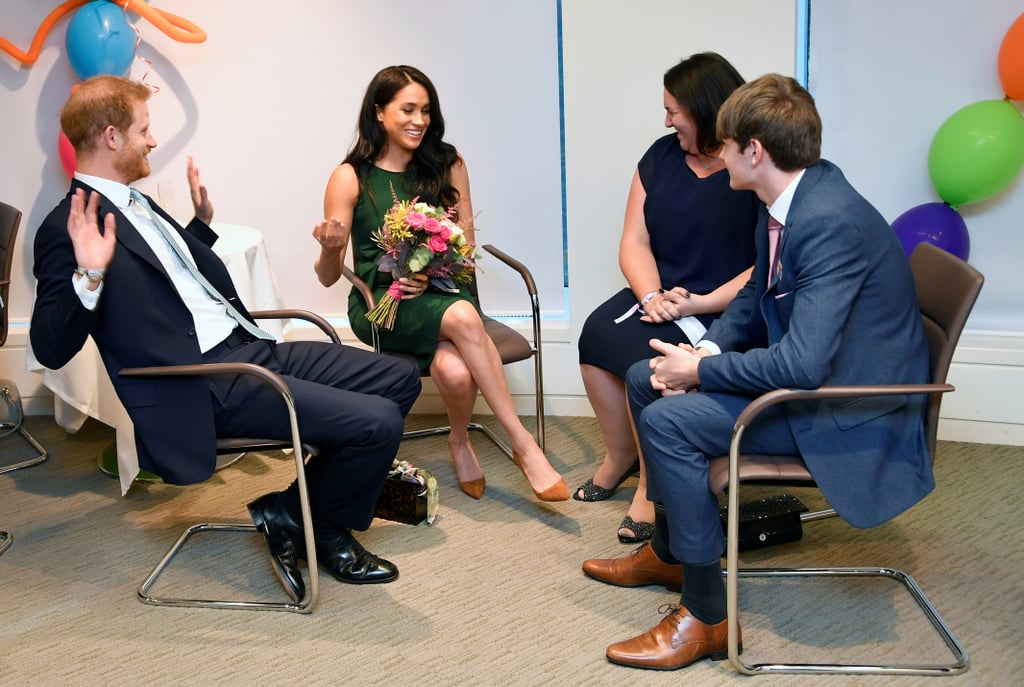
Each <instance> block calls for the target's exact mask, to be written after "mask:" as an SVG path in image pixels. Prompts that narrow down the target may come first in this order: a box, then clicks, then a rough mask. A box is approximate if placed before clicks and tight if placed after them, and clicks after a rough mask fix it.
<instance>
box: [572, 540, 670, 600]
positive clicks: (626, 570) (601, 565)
mask: <svg viewBox="0 0 1024 687" xmlns="http://www.w3.org/2000/svg"><path fill="white" fill-rule="evenodd" d="M583 572H584V574H585V575H586V576H587V577H593V578H594V579H595V580H600V581H601V582H605V583H607V584H614V585H616V586H617V587H643V586H645V585H649V584H661V585H664V586H665V587H667V588H668V589H670V590H672V591H677V592H678V591H679V590H681V589H682V587H683V566H682V565H681V564H679V563H677V564H676V565H669V564H668V563H664V562H662V560H661V559H660V558H658V555H657V554H656V553H654V549H653V548H652V547H651V545H650V543H649V542H648V543H646V544H644V545H643V546H640V547H638V548H637V549H636V550H635V551H634V552H633V553H631V554H629V555H628V556H626V557H625V558H591V559H590V560H586V561H583Z"/></svg>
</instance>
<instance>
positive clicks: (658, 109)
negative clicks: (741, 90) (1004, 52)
mask: <svg viewBox="0 0 1024 687" xmlns="http://www.w3.org/2000/svg"><path fill="white" fill-rule="evenodd" d="M562 9H563V21H562V32H563V38H562V42H563V48H564V53H565V74H564V77H565V148H566V154H565V157H566V198H567V202H566V214H567V224H568V231H569V284H570V288H569V312H570V313H571V315H572V317H571V321H570V323H569V334H570V340H571V345H568V346H566V350H565V358H564V361H562V362H564V364H565V365H566V367H568V366H569V365H572V366H573V367H572V368H571V369H572V370H573V372H577V371H578V361H577V358H576V345H575V342H576V340H577V336H578V334H579V331H580V329H581V328H582V326H583V321H584V320H585V319H586V316H587V314H589V313H590V311H591V310H593V309H594V307H596V306H597V305H598V304H600V303H601V302H602V301H604V300H605V299H606V298H608V296H610V295H611V294H613V293H614V292H615V291H617V290H619V289H620V288H622V286H624V285H625V283H626V282H625V279H624V278H623V277H622V273H621V271H620V270H619V265H618V243H619V237H620V236H621V234H622V219H623V214H624V211H625V206H626V196H627V194H628V191H629V184H630V181H631V180H632V178H633V172H634V171H635V170H636V165H637V162H639V160H640V157H641V156H642V155H643V153H644V151H646V150H647V148H648V146H650V145H651V143H652V142H653V141H654V139H656V138H658V137H660V136H663V135H664V134H666V133H667V130H666V129H665V126H664V122H665V110H664V106H663V100H662V94H663V92H664V87H663V85H662V78H663V77H664V74H665V71H666V70H667V69H668V68H669V67H672V66H673V65H675V64H676V63H678V62H679V60H681V59H682V58H685V57H688V56H689V55H692V54H693V53H696V52H701V51H704V50H714V51H715V52H718V53H720V54H722V55H723V56H725V58H726V59H728V60H729V61H730V62H732V63H733V65H734V66H735V67H736V68H737V69H738V70H739V72H740V74H742V75H743V77H744V78H746V79H752V78H754V77H757V76H760V75H761V74H764V73H766V72H781V73H783V74H789V75H794V74H795V67H796V2H794V0H730V2H718V3H698V2H680V1H679V0H644V1H642V2H630V3H623V2H619V1H618V0H566V1H565V2H563V5H562ZM769 37H770V38H769ZM565 383H566V385H569V384H571V385H572V386H571V387H568V386H567V391H571V392H572V393H575V394H578V395H577V397H576V398H577V399H579V403H577V404H576V407H575V410H576V411H577V412H581V413H589V412H590V409H589V404H588V403H587V401H586V396H585V392H584V390H583V382H582V381H581V380H580V378H579V374H578V372H577V374H575V376H573V377H572V378H569V377H567V378H566V380H565ZM580 396H582V398H580Z"/></svg>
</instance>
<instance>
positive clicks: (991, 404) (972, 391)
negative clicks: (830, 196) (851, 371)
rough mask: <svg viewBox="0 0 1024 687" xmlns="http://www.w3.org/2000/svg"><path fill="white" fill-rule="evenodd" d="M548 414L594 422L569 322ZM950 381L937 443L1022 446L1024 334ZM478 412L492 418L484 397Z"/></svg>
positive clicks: (975, 340) (562, 326)
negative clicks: (962, 442)
mask: <svg viewBox="0 0 1024 687" xmlns="http://www.w3.org/2000/svg"><path fill="white" fill-rule="evenodd" d="M332 321H333V322H337V323H338V324H337V326H338V331H339V333H340V334H341V336H342V339H343V340H344V341H345V342H346V343H349V344H353V345H359V346H362V344H360V343H359V342H358V341H357V340H356V339H355V338H354V337H353V336H352V334H351V332H350V331H349V330H348V328H347V326H345V323H344V318H335V319H333V320H332ZM507 323H508V324H509V325H510V326H512V327H514V328H517V329H521V331H522V332H523V334H524V335H527V336H529V335H530V332H529V328H530V324H529V320H527V319H524V318H510V319H509V320H507ZM543 330H544V332H543V333H544V348H543V353H544V361H543V362H544V396H545V398H544V408H545V415H547V416H579V417H589V416H593V410H592V408H591V407H590V403H589V401H588V400H587V397H586V393H585V391H584V389H583V383H582V381H581V380H580V375H579V365H578V359H577V353H576V346H575V342H572V341H571V336H570V332H569V326H568V323H567V322H565V321H564V320H553V321H551V322H548V321H545V323H544V327H543ZM315 336H316V334H315V332H314V331H312V330H308V329H305V328H304V327H301V326H296V327H295V328H294V329H293V331H292V332H291V334H289V338H290V339H304V338H314V337H315ZM26 339H27V326H24V325H22V326H12V328H11V331H10V335H9V337H8V340H7V345H5V346H4V347H3V348H2V349H0V378H7V379H11V380H12V381H14V383H15V384H17V385H18V389H19V391H20V392H21V395H22V399H23V401H24V404H25V411H26V413H27V414H30V415H49V414H52V413H53V397H52V394H51V393H50V391H49V390H48V389H47V388H46V387H44V386H43V385H42V381H41V376H40V375H38V374H36V373H33V372H27V371H26V370H25V342H26ZM505 369H506V377H507V379H508V384H509V389H510V391H511V392H512V398H513V401H514V403H515V406H516V410H517V411H518V412H519V413H520V414H521V415H533V414H534V413H535V408H534V396H533V367H532V364H531V363H530V362H529V361H524V362H521V363H515V364H513V365H509V366H506V368H505ZM949 382H950V383H951V384H953V385H954V386H955V387H956V391H955V392H953V393H951V394H947V396H946V398H945V399H943V402H942V413H941V418H940V422H939V438H940V439H942V440H947V441H965V442H971V443H982V444H1009V445H1013V446H1024V404H1022V403H1020V395H1021V394H1020V390H1021V389H1022V388H1024V335H1021V334H1007V333H1001V332H967V333H965V334H964V335H963V337H962V338H961V341H960V346H959V347H958V348H957V352H956V355H955V356H954V358H953V365H952V367H951V369H950V373H949ZM476 411H477V412H478V413H481V414H490V409H489V408H488V407H487V404H486V403H485V402H484V401H483V399H482V398H481V399H478V401H477V404H476ZM413 412H415V413H443V412H444V404H443V403H442V402H441V399H440V396H438V394H437V389H436V387H434V386H433V384H432V383H431V382H430V380H424V385H423V393H422V394H421V395H420V398H419V399H418V400H417V401H416V403H415V405H414V406H413Z"/></svg>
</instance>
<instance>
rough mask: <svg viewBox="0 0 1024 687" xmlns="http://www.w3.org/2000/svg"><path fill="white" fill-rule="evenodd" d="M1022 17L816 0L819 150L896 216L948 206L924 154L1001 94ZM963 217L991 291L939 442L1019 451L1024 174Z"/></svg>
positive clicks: (948, 2) (953, 7) (944, 3)
mask: <svg viewBox="0 0 1024 687" xmlns="http://www.w3.org/2000/svg"><path fill="white" fill-rule="evenodd" d="M1022 12H1024V4H1022V3H1020V2H1019V0H986V2H984V3H978V2H971V1H970V0H902V1H901V2H891V0H811V11H810V19H811V38H810V45H809V47H810V50H809V52H810V88H811V90H812V92H813V93H814V95H815V98H816V99H817V102H818V108H819V110H820V111H821V115H822V119H823V121H824V127H825V130H824V141H823V153H824V155H825V156H826V157H829V158H831V159H833V160H834V161H836V162H837V163H838V164H839V165H840V166H841V167H842V168H843V171H844V172H845V173H846V175H847V176H848V177H849V178H850V181H851V182H852V183H853V184H854V186H856V187H857V188H858V189H859V190H860V191H861V192H862V193H863V194H864V195H865V196H866V197H867V198H869V199H870V200H871V201H872V202H873V203H874V204H875V205H876V206H877V207H878V209H879V210H880V211H881V212H882V214H883V215H885V217H886V218H887V219H888V220H889V221H892V220H894V219H896V218H897V217H898V216H899V215H900V214H902V213H903V212H904V211H906V210H909V209H910V208H912V207H915V206H917V205H920V204H922V203H930V202H935V201H938V200H940V199H939V197H938V195H937V194H936V193H935V190H934V189H933V188H932V185H931V180H930V178H929V176H928V148H929V146H930V145H931V142H932V139H933V137H934V135H935V132H936V130H937V129H938V128H939V126H940V125H941V124H942V123H943V122H944V121H945V120H946V119H947V118H948V117H949V116H950V115H952V114H953V113H954V112H956V111H957V110H959V109H960V108H962V107H964V106H966V105H969V104H971V103H974V102H977V101H980V100H991V99H1001V98H1002V97H1003V90H1002V86H1001V85H1000V82H999V73H998V70H997V59H998V54H999V46H1000V44H1001V42H1002V40H1003V36H1005V35H1006V31H1007V29H1009V28H1010V25H1011V24H1012V23H1013V22H1014V20H1015V19H1016V18H1017V17H1018V16H1020V14H1021V13H1022ZM1017 105H1018V107H1019V106H1020V103H1017ZM959 211H960V214H961V216H962V217H963V218H964V221H965V222H966V224H967V229H968V232H969V233H970V237H971V254H970V262H971V264H973V265H974V266H975V267H977V268H978V269H979V270H981V272H982V273H983V274H984V275H985V286H984V288H983V289H982V292H981V296H980V298H979V299H978V303H977V305H976V306H975V308H974V311H973V313H972V315H971V318H970V320H969V321H968V323H967V331H966V332H965V334H964V336H963V338H962V339H961V342H960V346H959V348H958V349H957V354H956V357H955V358H954V364H953V367H952V369H951V370H950V376H949V381H950V383H951V384H953V385H954V386H956V387H957V391H956V393H953V394H950V395H949V396H948V397H947V398H946V399H945V400H944V401H943V406H942V417H943V422H942V423H940V425H939V437H940V438H943V439H960V440H964V441H981V442H989V443H1008V444H1017V445H1021V444H1024V405H1022V404H1021V403H1020V389H1021V387H1022V386H1024V307H1021V305H1020V294H1021V293H1024V270H1022V269H1021V264H1022V258H1024V224H1022V221H1024V220H1022V218H1024V178H1022V177H1021V176H1020V175H1018V177H1017V179H1016V180H1015V181H1014V182H1013V183H1011V184H1010V186H1009V187H1008V188H1007V189H1005V190H1004V191H1003V192H1001V193H1000V194H998V195H996V196H994V197H993V198H991V199H989V200H986V201H983V202H981V203H972V204H966V205H961V206H960V208H959Z"/></svg>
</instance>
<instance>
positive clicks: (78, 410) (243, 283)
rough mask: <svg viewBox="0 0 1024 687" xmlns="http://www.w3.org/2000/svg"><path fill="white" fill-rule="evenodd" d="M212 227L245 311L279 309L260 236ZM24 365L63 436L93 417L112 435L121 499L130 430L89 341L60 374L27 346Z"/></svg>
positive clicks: (130, 461) (132, 472)
mask: <svg viewBox="0 0 1024 687" xmlns="http://www.w3.org/2000/svg"><path fill="white" fill-rule="evenodd" d="M212 228H213V230H214V231H216V232H217V234H218V235H219V236H220V238H219V239H218V240H217V242H216V243H215V244H214V246H213V250H214V252H216V253H217V255H219V256H220V258H221V260H223V261H224V264H225V266H227V268H228V272H229V273H230V274H231V279H232V281H234V284H235V289H236V290H237V291H238V295H239V298H241V300H242V303H244V304H245V306H246V307H247V308H248V309H249V310H274V309H278V308H282V307H284V306H283V303H282V302H281V298H280V296H279V292H278V289H277V282H276V281H275V280H274V274H273V272H272V271H271V269H270V260H269V258H268V257H267V249H266V246H265V245H264V243H263V236H262V234H260V232H259V231H257V230H256V229H253V228H251V227H245V226H241V225H238V224H219V223H214V224H213V225H212ZM259 325H260V327H262V328H263V329H265V330H266V331H267V332H269V333H270V334H273V335H274V336H275V337H277V340H278V341H281V340H282V339H283V337H284V334H285V332H286V329H287V325H286V323H283V322H281V321H279V320H261V321H260V322H259ZM25 362H26V367H27V368H28V370H29V371H30V372H41V373H42V375H43V384H44V385H45V386H46V387H47V388H48V389H50V390H51V391H53V395H54V398H53V415H54V419H55V420H56V421H57V424H59V425H60V426H61V427H63V428H64V430H65V431H67V432H69V433H72V434H74V433H75V432H77V431H78V430H79V429H80V428H81V427H82V423H84V422H85V419H86V418H87V417H92V418H95V419H97V420H99V421H100V422H102V423H104V424H107V425H110V426H111V427H113V428H114V429H115V430H116V436H117V468H118V476H119V478H120V481H121V494H122V495H124V494H125V493H127V491H128V488H129V487H130V486H131V484H132V481H134V479H135V477H136V476H137V475H138V474H139V459H138V456H137V454H136V450H135V428H134V426H133V425H132V421H131V419H130V418H129V417H128V412H127V411H126V410H125V409H124V406H123V405H121V401H120V400H119V399H118V398H117V394H116V393H115V392H114V386H113V385H112V384H111V383H110V377H108V376H107V371H106V369H105V368H104V367H103V361H102V360H101V359H100V354H99V351H98V350H97V349H96V344H94V343H93V340H92V337H90V338H89V339H87V340H86V342H85V346H83V347H82V350H81V351H79V352H78V354H77V355H75V357H74V358H72V359H71V360H70V361H69V362H68V364H67V365H65V366H64V367H62V368H60V369H59V370H49V369H47V368H45V367H43V366H42V365H41V364H40V363H39V361H37V360H36V357H35V355H34V354H33V353H32V346H31V344H29V345H28V346H26V351H25Z"/></svg>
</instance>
